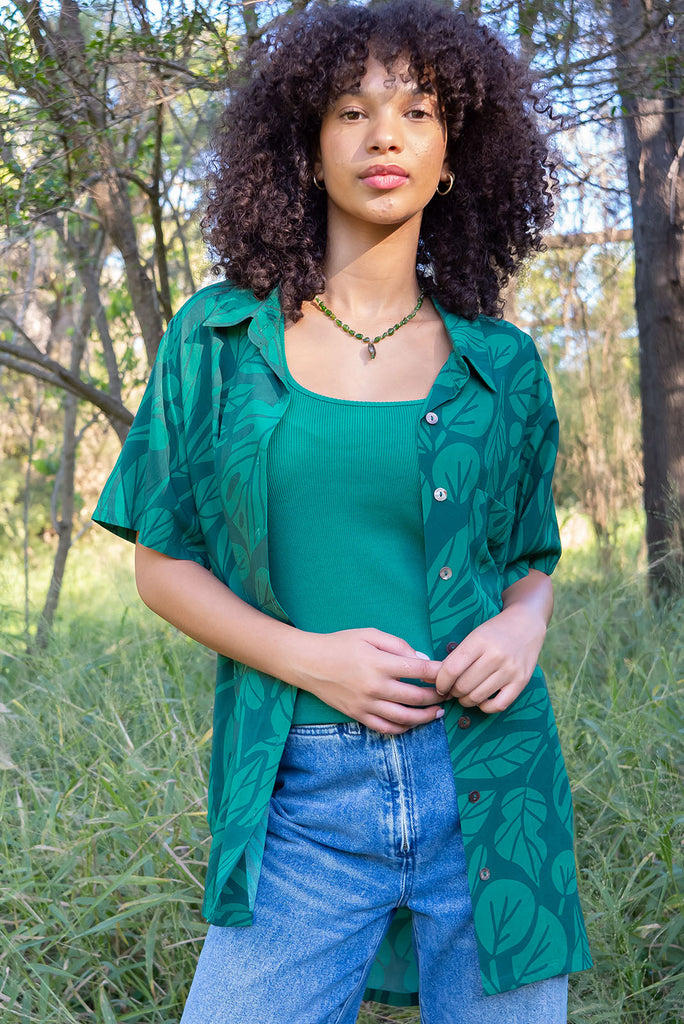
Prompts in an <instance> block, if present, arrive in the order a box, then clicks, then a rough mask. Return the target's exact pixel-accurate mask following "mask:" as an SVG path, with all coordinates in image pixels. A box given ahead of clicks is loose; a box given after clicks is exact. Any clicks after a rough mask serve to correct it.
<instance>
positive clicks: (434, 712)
mask: <svg viewBox="0 0 684 1024" xmlns="http://www.w3.org/2000/svg"><path fill="white" fill-rule="evenodd" d="M372 714H373V715H374V716H376V717H377V718H382V719H383V720H384V721H386V722H390V723H391V724H392V725H398V726H402V727H403V728H405V729H413V728H415V727H416V726H417V725H426V724H427V723H428V722H433V721H434V720H435V719H436V718H441V717H442V716H443V715H444V708H443V707H441V706H439V707H438V706H436V705H434V704H433V705H432V706H430V707H426V708H416V707H406V706H405V705H404V704H393V703H391V702H389V701H380V702H378V703H377V704H375V705H374V706H373V711H372Z"/></svg>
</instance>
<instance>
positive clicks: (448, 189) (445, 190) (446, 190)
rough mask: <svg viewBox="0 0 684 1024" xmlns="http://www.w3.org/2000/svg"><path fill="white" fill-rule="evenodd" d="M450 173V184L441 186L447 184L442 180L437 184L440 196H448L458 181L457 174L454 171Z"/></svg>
mask: <svg viewBox="0 0 684 1024" xmlns="http://www.w3.org/2000/svg"><path fill="white" fill-rule="evenodd" d="M448 173H449V184H448V185H447V187H446V188H440V187H439V186H440V185H444V184H446V183H445V182H443V181H440V182H438V184H437V192H438V194H439V195H440V196H448V195H449V193H450V192H451V190H452V188H453V187H454V182H455V181H456V175H455V174H454V172H453V171H449V172H448Z"/></svg>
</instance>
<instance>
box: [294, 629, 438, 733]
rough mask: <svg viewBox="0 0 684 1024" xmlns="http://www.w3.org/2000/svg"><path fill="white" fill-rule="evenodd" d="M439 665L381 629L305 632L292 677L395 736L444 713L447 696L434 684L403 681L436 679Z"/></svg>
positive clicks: (341, 708)
mask: <svg viewBox="0 0 684 1024" xmlns="http://www.w3.org/2000/svg"><path fill="white" fill-rule="evenodd" d="M298 646H299V645H298ZM440 665H441V663H440V662H438V661H430V660H428V659H427V658H426V656H425V655H421V654H419V653H418V652H416V651H414V649H413V648H412V647H411V645H410V644H408V643H406V641H405V640H401V639H400V638H399V637H396V636H392V635H391V634H390V633H383V632H381V631H380V630H379V629H346V630H342V631H340V632H338V633H302V634H301V646H299V658H298V666H297V667H296V674H295V678H294V682H295V685H297V686H301V687H303V689H305V690H309V691H310V692H311V693H314V694H315V695H316V696H317V697H320V699H321V700H323V701H325V703H326V704H330V705H331V707H334V708H337V710H338V711H342V712H343V714H345V715H349V717H350V718H354V719H356V720H357V721H358V722H361V723H362V724H363V725H367V726H368V727H369V728H370V729H375V730H376V731H377V732H384V733H390V734H392V735H395V736H396V735H399V734H400V733H403V732H406V731H407V730H408V729H412V728H414V727H415V726H416V725H424V724H425V723H426V722H432V721H433V720H434V719H435V718H437V717H441V714H443V713H444V712H443V710H442V709H441V708H438V707H437V705H438V704H439V703H440V702H441V701H442V700H443V699H444V698H443V697H440V695H439V694H438V693H437V692H436V690H435V689H434V688H433V687H432V686H430V687H424V686H418V685H416V684H414V683H405V682H401V679H402V677H406V678H409V679H420V680H424V681H425V682H432V681H434V679H435V677H436V675H437V673H438V671H439V669H440ZM293 674H294V673H293V672H290V673H289V676H290V679H289V681H290V682H292V681H293V679H292V676H293Z"/></svg>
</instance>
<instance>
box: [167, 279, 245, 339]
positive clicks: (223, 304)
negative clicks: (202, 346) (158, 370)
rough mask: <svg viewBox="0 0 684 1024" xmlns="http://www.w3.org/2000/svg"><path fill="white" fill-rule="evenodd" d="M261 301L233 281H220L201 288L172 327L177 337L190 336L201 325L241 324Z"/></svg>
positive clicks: (173, 322) (179, 313)
mask: <svg viewBox="0 0 684 1024" xmlns="http://www.w3.org/2000/svg"><path fill="white" fill-rule="evenodd" d="M259 304H260V300H259V299H257V298H256V296H255V295H254V294H253V292H250V291H247V290H246V289H244V288H238V287H237V286H236V285H234V284H233V283H232V282H231V281H216V282H215V283H214V284H210V285H207V286H206V287H205V288H200V289H199V290H198V291H196V292H195V294H194V295H192V296H191V297H190V298H189V299H187V300H186V301H185V302H184V303H183V305H182V306H181V307H180V309H179V310H178V312H177V313H176V314H175V316H174V317H173V319H172V320H171V323H170V325H169V327H170V328H171V327H172V328H173V330H174V332H175V333H176V335H177V336H180V337H181V338H188V337H190V336H191V335H193V333H195V332H196V330H197V328H200V327H204V326H206V327H208V328H211V327H219V326H231V325H234V324H239V323H241V322H242V321H243V320H245V319H247V318H248V317H249V316H250V315H251V314H252V313H253V312H254V310H255V309H256V308H257V307H258V305H259Z"/></svg>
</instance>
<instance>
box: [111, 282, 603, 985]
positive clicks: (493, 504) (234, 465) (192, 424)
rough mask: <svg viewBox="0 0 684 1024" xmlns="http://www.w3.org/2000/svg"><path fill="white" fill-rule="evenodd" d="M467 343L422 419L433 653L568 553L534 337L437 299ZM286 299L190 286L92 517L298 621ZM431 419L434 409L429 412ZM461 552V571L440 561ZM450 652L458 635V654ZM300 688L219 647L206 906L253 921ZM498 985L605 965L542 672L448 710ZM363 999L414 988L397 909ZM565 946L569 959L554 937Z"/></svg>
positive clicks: (403, 919) (452, 561) (474, 878)
mask: <svg viewBox="0 0 684 1024" xmlns="http://www.w3.org/2000/svg"><path fill="white" fill-rule="evenodd" d="M435 306H436V308H437V311H438V313H439V315H440V316H441V317H442V319H443V322H444V325H445V328H446V330H447V332H448V333H449V336H450V338H451V341H452V346H453V347H452V352H451V354H450V356H449V359H448V360H447V362H446V363H445V365H444V366H443V367H442V369H441V371H440V373H439V374H438V376H437V378H436V380H435V382H434V384H433V387H432V389H431V391H430V395H429V396H428V398H427V399H426V401H425V405H424V413H427V412H433V413H435V414H436V416H437V419H436V420H435V421H434V422H428V421H427V420H426V419H425V417H424V416H423V417H422V418H421V421H420V424H419V427H418V432H417V447H418V459H419V465H420V472H421V501H422V507H423V525H424V538H425V565H426V573H427V594H428V605H429V609H428V610H429V615H430V627H431V632H432V638H433V648H434V653H435V657H437V658H440V659H442V658H444V657H446V654H447V644H453V643H457V644H458V643H460V642H461V641H462V640H463V639H464V638H465V637H466V636H467V635H468V633H470V632H471V630H473V629H474V628H475V627H476V626H478V625H479V624H480V623H481V622H483V621H485V620H486V619H488V618H491V617H492V616H493V615H496V614H497V612H498V611H499V610H500V609H501V605H502V592H503V591H504V590H505V588H506V587H507V586H509V585H510V584H511V583H512V582H513V581H514V580H516V579H520V578H522V577H523V576H525V575H526V574H527V572H528V570H529V569H530V568H536V569H539V570H541V571H542V572H547V573H550V572H552V571H553V568H554V567H555V564H556V562H557V560H558V557H559V554H560V547H559V536H558V527H557V523H556V518H555V513H554V509H553V499H552V495H551V479H552V475H553V466H554V461H555V457H556V450H557V443H558V430H557V419H556V414H555V410H554V407H553V401H552V398H551V390H550V386H549V382H548V378H547V375H546V373H545V371H544V368H543V365H542V363H541V360H540V358H539V355H538V353H537V351H536V349H535V347H534V344H533V342H532V341H531V339H530V338H528V337H527V336H526V335H524V334H522V333H521V332H520V331H519V330H517V328H515V327H513V326H512V325H511V324H507V323H506V322H505V321H495V320H491V319H489V318H487V317H480V318H479V319H478V320H475V321H472V322H471V321H467V320H464V319H463V318H462V317H459V316H457V315H456V314H454V313H449V312H448V311H446V310H444V309H443V308H442V307H441V306H439V304H438V303H435ZM282 338H283V322H282V314H281V310H280V306H279V302H278V296H277V292H275V291H274V292H272V293H271V294H270V295H269V296H268V297H267V298H266V299H264V300H259V299H257V298H256V297H255V296H254V295H252V294H250V293H249V292H246V291H241V290H239V289H237V288H235V287H234V286H233V285H231V284H230V283H228V282H222V283H217V284H214V285H211V286H210V287H209V288H205V289H202V290H201V291H199V292H198V293H197V294H196V295H194V296H193V297H192V298H191V299H190V300H189V301H188V302H187V303H186V304H185V306H184V307H183V308H182V310H181V311H180V312H179V313H178V314H177V315H176V316H175V317H174V318H173V320H172V321H171V323H170V325H169V328H168V330H167V332H166V334H165V336H164V339H163V340H162V343H161V345H160V349H159V355H158V357H157V361H156V363H155V366H154V367H153V370H152V373H151V376H150V381H149V384H148V387H147V389H146V391H145V395H144V397H143V399H142V402H141V405H140V409H139V411H138V415H137V416H136V418H135V422H134V423H133V426H132V427H131V430H130V432H129V435H128V438H127V440H126V443H125V444H124V447H123V449H122V452H121V455H120V457H119V459H118V461H117V464H116V466H115V467H114V470H113V472H112V474H111V476H110V478H109V480H108V481H107V484H106V486H105V488H104V491H103V493H102V495H101V498H100V501H99V502H98V506H97V509H96V511H95V515H94V518H95V519H96V521H98V522H100V523H102V525H104V526H106V527H107V528H108V529H110V530H112V531H113V532H115V533H117V534H118V535H119V536H121V537H124V538H125V539H127V540H134V539H135V534H136V531H139V533H140V539H141V541H142V543H143V544H146V545H148V546H149V547H152V548H154V549H156V550H158V551H161V552H162V553H165V554H168V555H170V556H171V557H173V558H179V559H191V560H193V561H197V562H200V563H201V564H203V565H205V566H206V567H207V568H210V569H211V571H212V573H213V574H214V575H215V576H216V578H217V579H219V580H222V581H223V582H224V583H226V584H227V585H228V586H230V587H231V589H233V591H234V592H235V593H237V594H238V596H240V597H242V598H244V599H245V600H247V601H248V602H249V603H251V604H252V605H254V606H255V607H257V608H260V609H261V610H262V611H264V612H266V613H267V614H269V615H273V616H275V617H277V618H280V619H285V618H286V617H285V614H284V612H283V610H282V608H281V607H280V606H279V604H278V602H277V600H276V598H275V595H274V593H273V588H272V586H271V581H270V575H269V558H268V508H267V504H268V487H267V474H266V462H267V455H268V445H269V440H270V437H271V435H272V433H273V430H274V429H275V427H276V425H277V424H278V423H279V422H280V419H281V418H282V415H283V413H284V410H285V409H286V407H287V404H288V401H289V393H288V390H287V374H286V372H285V357H284V352H283V346H282ZM431 419H432V418H431ZM445 566H448V567H449V568H450V569H451V576H450V577H449V579H448V582H445V580H444V579H443V578H442V577H440V569H442V568H443V567H445ZM450 649H451V648H450ZM296 693H297V691H296V688H295V687H292V686H288V685H287V684H285V683H283V682H281V681H280V680H277V679H273V678H272V677H270V676H267V675H264V674H263V673H260V672H257V671H256V670H253V669H249V668H247V667H246V666H241V665H235V666H234V665H233V663H232V662H231V661H230V660H229V659H227V658H224V657H219V658H218V660H217V677H216V697H215V709H214V731H213V741H212V761H211V769H210V778H209V821H210V826H211V828H212V831H213V840H212V847H211V851H210V855H209V864H208V869H207V878H206V891H205V899H204V907H203V912H204V914H205V916H206V917H207V919H208V920H210V921H211V922H213V923H214V924H217V925H236V926H247V925H249V924H250V922H251V919H252V909H253V907H254V898H255V893H256V889H257V883H258V875H259V871H260V866H261V858H262V855H263V844H264V839H265V827H266V826H265V821H266V815H267V813H268V807H269V802H270V797H271V793H272V791H273V785H274V782H275V778H276V773H277V770H278V765H279V762H280V757H281V754H282V750H283V747H284V745H285V741H286V739H287V735H288V731H289V728H290V723H291V721H292V715H293V709H294V702H295V698H296ZM444 724H445V728H446V735H447V740H448V743H449V751H450V756H451V764H452V769H453V775H454V782H455V786H456V792H457V794H458V797H459V808H460V812H461V820H462V831H463V841H464V847H465V853H466V860H467V865H468V882H469V886H470V892H471V899H472V904H473V914H474V921H475V929H476V933H477V941H478V948H479V950H480V971H481V976H482V983H483V986H484V989H485V991H486V992H488V993H491V992H499V991H505V990H506V989H510V988H515V987H517V986H518V985H521V984H524V983H526V982H529V981H534V980H538V979H539V978H542V977H549V976H551V975H552V974H560V973H565V972H567V971H571V970H581V969H583V968H585V967H588V966H589V965H590V963H591V960H590V957H589V952H588V948H587V942H586V934H585V931H584V923H583V921H582V913H581V908H580V904H579V900H578V898H577V891H576V877H575V866H574V856H573V851H572V835H571V827H572V802H571V798H570V790H569V786H568V782H567V777H566V774H565V767H564V765H563V760H562V755H561V752H560V748H559V745H558V737H557V732H556V727H555V723H554V720H553V712H552V709H551V706H550V702H549V697H548V693H547V690H546V685H545V682H544V678H543V676H542V674H541V671H540V670H539V669H536V670H535V673H534V675H533V677H532V679H531V681H530V683H529V684H528V687H527V688H526V690H524V691H523V693H522V695H521V696H520V697H519V698H518V701H516V702H515V704H514V705H513V706H512V707H511V708H509V709H508V710H507V711H505V712H502V713H500V714H496V715H485V714H483V713H482V712H481V711H480V710H479V709H477V708H470V709H463V708H462V707H460V705H459V704H458V702H457V701H449V702H447V704H446V705H445V717H444ZM395 920H396V925H395V926H393V927H392V928H390V931H389V933H388V935H387V939H386V942H385V944H384V945H383V947H382V949H381V956H380V958H379V960H378V962H377V963H376V965H375V966H374V968H373V969H372V972H371V979H372V990H371V989H369V990H368V991H367V992H366V997H367V998H379V999H383V1000H386V1001H390V1002H391V1001H395V1002H397V1003H398V1004H400V1005H406V1004H407V1003H409V1002H411V1001H415V992H416V990H417V971H416V964H415V959H414V956H413V952H412V948H411V944H410V941H409V936H410V924H411V922H410V918H409V917H408V916H407V915H404V916H401V915H400V913H399V912H398V913H397V917H396V918H395ZM551 947H553V950H554V952H553V953H550V952H549V950H550V949H551Z"/></svg>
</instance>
